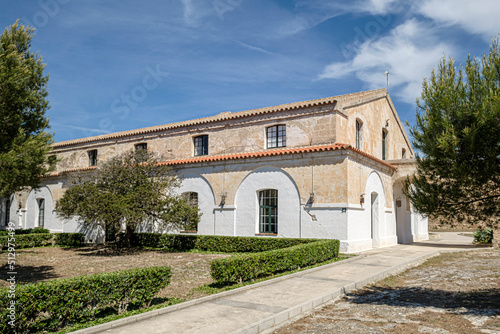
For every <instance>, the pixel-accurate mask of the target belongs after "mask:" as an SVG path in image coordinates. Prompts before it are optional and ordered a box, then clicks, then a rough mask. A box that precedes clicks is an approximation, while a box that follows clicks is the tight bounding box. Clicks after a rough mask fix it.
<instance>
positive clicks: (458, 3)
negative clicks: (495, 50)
mask: <svg viewBox="0 0 500 334" xmlns="http://www.w3.org/2000/svg"><path fill="white" fill-rule="evenodd" d="M417 11H418V13H420V14H422V15H425V16H426V17H428V18H430V19H432V20H434V21H436V22H439V23H442V24H447V25H457V26H460V27H461V28H462V29H464V30H465V31H467V32H469V33H473V34H480V35H483V37H484V38H485V39H486V40H490V39H491V38H492V37H494V36H493V35H492V34H495V33H496V34H498V33H499V32H500V20H499V18H498V14H499V13H500V2H499V1H498V0H476V1H469V0H426V1H423V2H422V3H420V5H419V7H418V9H417Z"/></svg>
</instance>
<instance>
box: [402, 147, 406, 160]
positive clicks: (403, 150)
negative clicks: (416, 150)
mask: <svg viewBox="0 0 500 334" xmlns="http://www.w3.org/2000/svg"><path fill="white" fill-rule="evenodd" d="M401 159H406V150H405V149H404V148H403V149H402V150H401Z"/></svg>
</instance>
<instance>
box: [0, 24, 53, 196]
mask: <svg viewBox="0 0 500 334" xmlns="http://www.w3.org/2000/svg"><path fill="white" fill-rule="evenodd" d="M33 31H34V29H32V28H30V27H26V26H24V25H22V24H20V23H19V20H18V21H16V23H14V24H13V25H12V26H10V27H7V28H5V31H4V32H3V33H2V35H0V119H1V122H2V126H1V127H0V197H6V196H9V195H11V194H12V193H13V192H15V191H18V190H21V189H23V188H24V187H34V188H36V187H37V186H38V185H39V182H40V177H41V176H43V175H44V174H45V173H47V172H48V167H47V166H48V158H47V152H48V151H49V150H50V146H49V145H50V144H51V143H52V135H51V134H49V133H48V132H46V130H47V129H48V128H49V121H48V119H47V118H46V117H45V111H47V110H48V109H49V102H48V101H47V94H48V91H47V81H48V75H46V76H44V74H43V70H44V68H45V64H43V63H42V57H41V56H40V55H39V54H38V53H33V52H31V50H30V47H31V40H32V38H33Z"/></svg>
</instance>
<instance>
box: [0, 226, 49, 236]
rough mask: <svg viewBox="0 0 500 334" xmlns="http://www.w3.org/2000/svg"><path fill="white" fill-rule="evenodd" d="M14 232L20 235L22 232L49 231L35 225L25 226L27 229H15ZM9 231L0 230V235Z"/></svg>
mask: <svg viewBox="0 0 500 334" xmlns="http://www.w3.org/2000/svg"><path fill="white" fill-rule="evenodd" d="M14 233H15V234H16V235H22V234H37V233H50V231H49V230H47V229H46V228H41V227H35V228H27V229H18V230H15V231H14ZM8 234H9V231H7V230H2V231H0V236H4V235H8Z"/></svg>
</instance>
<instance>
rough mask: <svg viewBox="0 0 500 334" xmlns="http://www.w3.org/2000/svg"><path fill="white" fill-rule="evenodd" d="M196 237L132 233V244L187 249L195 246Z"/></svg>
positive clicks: (170, 249) (166, 248) (167, 248)
mask: <svg viewBox="0 0 500 334" xmlns="http://www.w3.org/2000/svg"><path fill="white" fill-rule="evenodd" d="M197 238H198V236H197V235H182V234H160V233H134V235H133V237H132V245H133V246H136V247H151V248H161V249H164V250H169V251H187V250H190V249H194V248H195V246H196V239H197Z"/></svg>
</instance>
